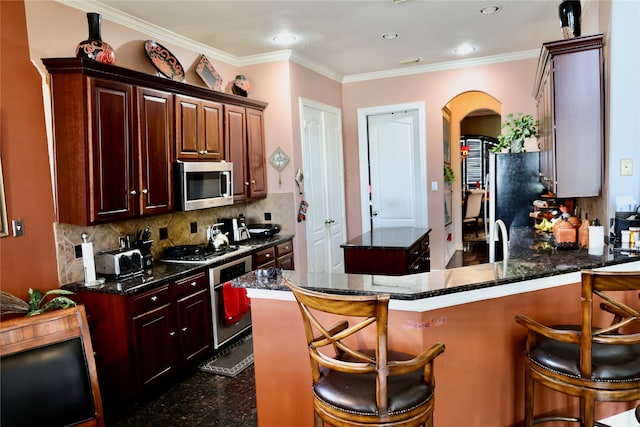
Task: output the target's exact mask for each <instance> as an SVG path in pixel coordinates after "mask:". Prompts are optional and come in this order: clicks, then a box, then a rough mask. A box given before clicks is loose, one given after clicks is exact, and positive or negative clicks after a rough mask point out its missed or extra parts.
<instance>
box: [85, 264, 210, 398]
mask: <svg viewBox="0 0 640 427" xmlns="http://www.w3.org/2000/svg"><path fill="white" fill-rule="evenodd" d="M74 297H75V300H76V301H77V302H78V303H80V304H84V305H85V307H86V311H87V318H88V319H89V325H90V329H91V340H92V342H93V346H94V351H95V358H96V365H97V369H98V378H99V382H100V388H101V391H102V398H103V400H104V401H105V404H118V403H122V402H130V401H131V400H132V399H135V398H137V397H139V396H140V395H142V394H143V393H145V392H146V391H148V390H150V389H153V388H154V387H156V386H157V385H160V384H162V383H165V382H166V381H170V380H172V379H174V378H175V377H176V375H178V374H179V373H180V372H181V371H182V370H183V369H185V368H186V367H188V366H193V365H194V364H196V363H198V362H200V361H202V360H203V359H204V358H206V357H207V356H208V355H210V353H211V352H212V350H213V335H212V326H211V299H210V294H209V283H208V276H207V274H206V270H203V271H200V272H198V273H195V274H192V275H189V276H187V277H184V278H182V279H178V280H176V281H169V282H167V283H164V284H161V285H160V286H157V287H154V288H153V289H150V290H148V291H145V292H142V293H139V294H135V295H131V296H127V295H114V294H104V293H97V292H77V293H76V295H75V296H74Z"/></svg>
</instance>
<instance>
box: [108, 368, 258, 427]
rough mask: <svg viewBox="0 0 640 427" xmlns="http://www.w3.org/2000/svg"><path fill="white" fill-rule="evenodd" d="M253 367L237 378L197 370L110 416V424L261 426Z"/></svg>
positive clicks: (146, 425) (113, 425)
mask: <svg viewBox="0 0 640 427" xmlns="http://www.w3.org/2000/svg"><path fill="white" fill-rule="evenodd" d="M257 419H258V416H257V411H256V397H255V378H254V370H253V366H250V367H248V368H247V369H245V370H244V371H242V372H241V373H239V374H238V375H237V376H236V377H234V378H230V377H224V376H220V375H213V374H209V373H206V372H200V371H195V372H193V373H192V374H191V375H188V376H186V377H185V378H184V379H183V380H182V381H180V382H179V383H176V384H174V385H173V386H171V387H169V388H168V389H167V390H165V391H164V393H162V394H160V395H158V396H155V397H154V398H152V399H147V400H145V401H143V402H138V403H135V404H133V405H132V406H131V407H130V408H128V409H125V410H121V411H119V413H118V414H117V415H113V416H111V417H107V420H106V424H107V426H110V427H111V426H112V427H130V426H135V427H139V426H145V427H155V426H181V427H190V426H224V427H255V426H257V425H258V421H257Z"/></svg>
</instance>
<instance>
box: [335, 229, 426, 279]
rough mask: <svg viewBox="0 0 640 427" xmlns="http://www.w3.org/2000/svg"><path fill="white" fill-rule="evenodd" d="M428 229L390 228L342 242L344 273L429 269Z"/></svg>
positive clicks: (391, 273)
mask: <svg viewBox="0 0 640 427" xmlns="http://www.w3.org/2000/svg"><path fill="white" fill-rule="evenodd" d="M430 231H431V230H430V229H429V230H427V229H420V228H410V227H392V228H386V229H374V230H373V231H370V232H368V233H365V234H363V235H362V236H358V237H356V238H354V239H351V240H349V241H348V242H347V243H345V244H344V245H342V248H343V249H344V266H345V273H354V274H382V275H398V276H399V275H405V274H412V273H422V272H426V271H429V270H430V269H431V257H430V252H429V232H430Z"/></svg>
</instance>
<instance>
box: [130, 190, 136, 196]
mask: <svg viewBox="0 0 640 427" xmlns="http://www.w3.org/2000/svg"><path fill="white" fill-rule="evenodd" d="M129 194H131V195H132V196H135V195H136V194H138V192H137V191H136V190H131V191H129Z"/></svg>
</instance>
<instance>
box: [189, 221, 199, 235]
mask: <svg viewBox="0 0 640 427" xmlns="http://www.w3.org/2000/svg"><path fill="white" fill-rule="evenodd" d="M190 228H191V232H192V233H197V232H198V223H197V222H195V221H194V222H192V223H191V224H190Z"/></svg>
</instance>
